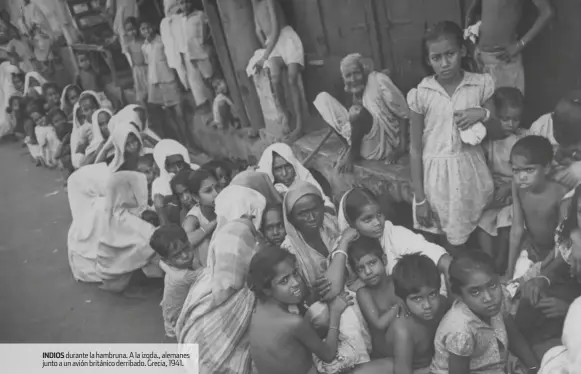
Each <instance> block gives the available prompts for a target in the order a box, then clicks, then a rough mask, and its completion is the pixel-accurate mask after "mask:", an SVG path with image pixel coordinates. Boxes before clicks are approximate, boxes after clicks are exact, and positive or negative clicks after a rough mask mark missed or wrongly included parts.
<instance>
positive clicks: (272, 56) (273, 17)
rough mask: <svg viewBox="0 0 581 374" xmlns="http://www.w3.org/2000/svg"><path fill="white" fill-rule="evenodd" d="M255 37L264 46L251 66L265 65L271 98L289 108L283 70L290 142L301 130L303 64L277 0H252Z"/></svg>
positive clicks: (298, 41) (298, 43)
mask: <svg viewBox="0 0 581 374" xmlns="http://www.w3.org/2000/svg"><path fill="white" fill-rule="evenodd" d="M252 8H253V10H254V24H255V27H256V36H257V38H258V41H259V42H260V44H261V45H262V47H263V48H264V54H263V56H262V58H261V59H260V60H258V61H257V62H256V64H255V69H257V70H260V69H262V68H267V69H269V71H270V79H271V81H272V85H273V87H274V96H275V97H274V99H275V100H276V102H277V104H278V105H279V107H282V108H284V109H285V110H289V109H290V108H288V107H287V105H285V103H284V101H285V100H284V98H285V96H284V87H283V82H282V71H283V70H284V69H285V68H286V69H287V76H288V83H289V90H290V94H291V98H292V103H291V106H292V112H291V114H292V118H293V119H294V125H295V126H294V129H293V131H292V133H290V134H289V135H288V137H287V140H288V141H294V140H297V139H298V138H300V137H301V135H302V132H303V112H302V109H303V108H302V105H301V102H302V101H301V92H300V88H299V79H300V78H301V75H300V73H301V71H302V69H303V68H304V65H305V52H304V49H303V44H302V42H301V39H300V38H299V36H298V35H297V33H296V32H295V31H294V30H293V28H292V27H291V26H289V25H288V24H287V23H286V19H285V16H284V13H283V10H282V7H281V5H280V3H279V0H252Z"/></svg>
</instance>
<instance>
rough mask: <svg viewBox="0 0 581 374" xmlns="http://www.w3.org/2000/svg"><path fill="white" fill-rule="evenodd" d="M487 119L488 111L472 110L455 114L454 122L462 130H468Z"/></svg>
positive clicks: (481, 109) (459, 111)
mask: <svg viewBox="0 0 581 374" xmlns="http://www.w3.org/2000/svg"><path fill="white" fill-rule="evenodd" d="M484 118H486V110H484V109H483V108H470V109H464V110H457V111H455V112H454V122H455V123H456V126H458V128H459V129H460V131H462V130H467V129H469V128H470V127H472V126H473V125H475V124H476V123H478V122H482V121H483V120H484Z"/></svg>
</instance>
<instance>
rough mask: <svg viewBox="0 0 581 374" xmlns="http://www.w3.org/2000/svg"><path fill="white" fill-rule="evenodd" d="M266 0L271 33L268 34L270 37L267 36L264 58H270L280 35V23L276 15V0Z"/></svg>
mask: <svg viewBox="0 0 581 374" xmlns="http://www.w3.org/2000/svg"><path fill="white" fill-rule="evenodd" d="M265 1H266V5H267V6H268V16H269V17H270V27H271V34H270V35H268V37H267V38H266V51H264V55H263V56H262V59H263V60H268V58H269V57H270V54H271V53H272V51H273V50H274V47H275V46H276V43H277V42H278V38H279V36H280V23H279V20H278V17H277V15H276V4H275V3H274V2H275V1H276V0H265Z"/></svg>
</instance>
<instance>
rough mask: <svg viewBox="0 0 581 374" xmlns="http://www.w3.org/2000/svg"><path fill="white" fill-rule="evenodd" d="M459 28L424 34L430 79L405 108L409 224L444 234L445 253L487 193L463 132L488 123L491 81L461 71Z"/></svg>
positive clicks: (481, 166)
mask: <svg viewBox="0 0 581 374" xmlns="http://www.w3.org/2000/svg"><path fill="white" fill-rule="evenodd" d="M462 43H463V38H462V30H461V29H460V27H459V26H458V25H456V24H455V23H453V22H449V21H446V22H441V23H438V24H437V25H435V26H434V27H433V28H432V29H430V30H428V32H427V33H426V36H425V37H424V44H425V45H424V47H425V52H426V56H427V58H428V63H429V65H430V66H431V67H432V68H433V70H434V72H435V75H432V76H429V77H426V78H424V80H423V81H422V82H421V83H420V84H419V85H418V87H417V88H415V89H412V90H411V91H410V92H409V94H408V104H409V106H410V109H411V116H410V118H411V151H410V153H411V174H412V183H413V189H414V204H413V205H414V226H415V227H416V228H417V229H420V230H423V231H427V232H430V233H433V234H436V235H445V238H446V239H447V243H445V244H446V246H447V249H448V250H449V251H454V250H456V249H459V248H460V247H461V246H462V245H464V244H465V243H466V241H467V240H468V237H469V236H470V234H471V233H472V231H474V229H475V228H476V227H477V225H478V221H479V219H480V216H481V214H482V210H483V209H484V207H485V206H486V205H487V204H488V202H489V201H490V200H491V198H492V194H493V183H492V176H491V174H490V171H489V170H488V166H487V165H486V160H485V158H484V154H483V151H482V147H481V146H480V145H478V144H476V145H470V144H468V143H472V144H475V143H476V142H469V141H468V140H467V139H466V137H465V136H464V135H465V134H464V133H466V132H467V131H470V130H472V129H473V128H476V127H478V126H480V127H481V126H482V124H480V122H484V121H486V120H488V118H489V117H490V111H489V110H487V109H484V108H482V107H483V106H484V105H485V103H487V101H488V99H489V98H490V97H491V96H492V94H493V92H494V82H493V80H492V77H490V76H489V75H484V74H473V73H469V72H467V71H464V70H463V69H462V67H461V61H462V58H463V57H464V56H466V49H465V47H464V46H463V44H462Z"/></svg>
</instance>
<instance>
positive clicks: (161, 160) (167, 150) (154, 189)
mask: <svg viewBox="0 0 581 374" xmlns="http://www.w3.org/2000/svg"><path fill="white" fill-rule="evenodd" d="M172 155H180V156H182V157H183V159H184V162H185V163H186V164H189V165H190V167H191V168H192V170H197V169H199V166H198V165H195V164H192V163H191V162H190V153H189V152H188V150H187V148H186V147H184V146H183V145H182V144H180V143H179V142H178V141H176V140H173V139H163V140H161V141H160V142H159V143H157V144H156V146H155V148H154V149H153V158H154V160H155V163H156V164H157V167H158V168H159V177H157V178H156V179H155V180H154V181H153V184H152V185H151V198H152V199H153V197H154V196H155V195H162V196H164V197H165V196H170V195H172V190H171V186H170V182H171V180H172V178H173V175H172V174H170V173H169V172H168V171H167V170H166V168H165V159H166V158H168V157H169V156H172Z"/></svg>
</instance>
